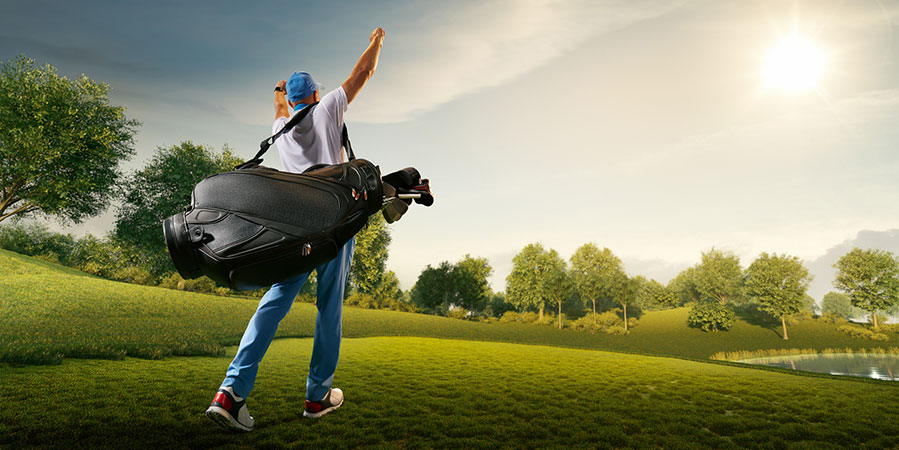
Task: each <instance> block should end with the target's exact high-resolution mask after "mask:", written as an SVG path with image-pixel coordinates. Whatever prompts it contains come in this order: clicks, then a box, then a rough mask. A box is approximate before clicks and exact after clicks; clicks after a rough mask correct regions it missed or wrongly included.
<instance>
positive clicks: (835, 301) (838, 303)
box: [821, 292, 852, 319]
mask: <svg viewBox="0 0 899 450" xmlns="http://www.w3.org/2000/svg"><path fill="white" fill-rule="evenodd" d="M821 312H822V313H823V314H833V315H835V316H837V317H842V318H844V319H848V318H850V317H852V302H851V301H850V300H849V296H848V295H846V294H841V293H839V292H828V293H827V294H826V295H824V298H822V299H821Z"/></svg>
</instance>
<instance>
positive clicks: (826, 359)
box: [739, 353, 899, 381]
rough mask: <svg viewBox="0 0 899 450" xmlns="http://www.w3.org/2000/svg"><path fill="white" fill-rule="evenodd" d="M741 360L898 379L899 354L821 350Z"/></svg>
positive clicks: (817, 370) (808, 369) (792, 367)
mask: <svg viewBox="0 0 899 450" xmlns="http://www.w3.org/2000/svg"><path fill="white" fill-rule="evenodd" d="M739 362H741V363H746V364H757V365H764V366H773V367H782V368H785V369H793V370H804V371H807V372H818V373H829V374H831V375H847V376H853V377H865V378H876V379H878V380H888V381H899V355H871V354H867V355H859V354H852V353H822V354H810V355H809V354H806V355H792V356H771V357H767V358H751V359H744V360H741V361H739Z"/></svg>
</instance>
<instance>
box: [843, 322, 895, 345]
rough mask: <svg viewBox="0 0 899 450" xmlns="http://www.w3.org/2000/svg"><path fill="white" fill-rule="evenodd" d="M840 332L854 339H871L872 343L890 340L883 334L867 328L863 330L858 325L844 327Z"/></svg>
mask: <svg viewBox="0 0 899 450" xmlns="http://www.w3.org/2000/svg"><path fill="white" fill-rule="evenodd" d="M839 330H840V331H841V332H843V333H846V334H848V335H849V336H852V337H854V338H862V339H870V340H872V341H888V340H889V339H890V338H889V337H888V336H887V335H885V334H883V333H876V332H874V331H871V330H869V329H867V328H862V327H860V326H857V325H848V324H847V325H843V326H841V327H840V328H839Z"/></svg>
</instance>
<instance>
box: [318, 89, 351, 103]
mask: <svg viewBox="0 0 899 450" xmlns="http://www.w3.org/2000/svg"><path fill="white" fill-rule="evenodd" d="M321 103H324V104H330V105H334V104H337V105H343V106H344V107H346V104H347V102H346V91H344V90H343V86H337V89H334V90H333V91H331V92H328V93H327V94H325V95H324V96H323V97H322V99H321Z"/></svg>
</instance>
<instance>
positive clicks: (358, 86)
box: [343, 28, 384, 103]
mask: <svg viewBox="0 0 899 450" xmlns="http://www.w3.org/2000/svg"><path fill="white" fill-rule="evenodd" d="M368 41H369V44H368V48H367V49H365V51H364V52H363V53H362V56H361V57H359V61H358V62H357V63H356V67H353V73H351V74H350V77H349V78H347V79H346V81H344V82H343V91H344V92H346V101H347V103H350V102H352V101H353V99H354V98H356V94H358V93H359V91H360V90H362V86H364V85H365V82H366V81H368V79H369V78H371V76H372V75H373V74H374V73H375V68H376V67H378V54H379V53H381V44H382V43H383V42H384V30H382V29H381V28H375V31H372V32H371V35H370V36H369V37H368Z"/></svg>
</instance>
